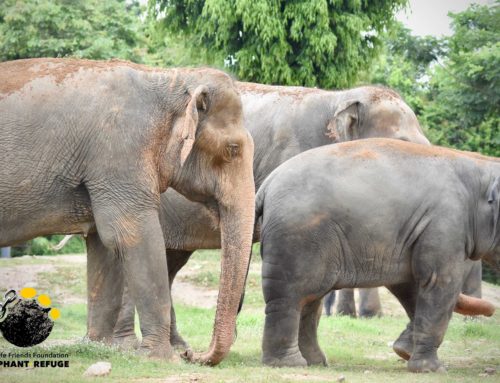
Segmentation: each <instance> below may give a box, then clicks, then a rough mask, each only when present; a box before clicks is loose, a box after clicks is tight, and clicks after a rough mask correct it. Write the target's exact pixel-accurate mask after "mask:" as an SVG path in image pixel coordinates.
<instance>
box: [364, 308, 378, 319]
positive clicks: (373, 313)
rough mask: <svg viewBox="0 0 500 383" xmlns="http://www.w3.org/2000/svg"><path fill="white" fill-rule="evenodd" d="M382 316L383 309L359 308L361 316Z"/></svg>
mask: <svg viewBox="0 0 500 383" xmlns="http://www.w3.org/2000/svg"><path fill="white" fill-rule="evenodd" d="M381 316H382V311H380V310H363V309H360V310H359V317H360V318H375V317H378V318H380V317H381Z"/></svg>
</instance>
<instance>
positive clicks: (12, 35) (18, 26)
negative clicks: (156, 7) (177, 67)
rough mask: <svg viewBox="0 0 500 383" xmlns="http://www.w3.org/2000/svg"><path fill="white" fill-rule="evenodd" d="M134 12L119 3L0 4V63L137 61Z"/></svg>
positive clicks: (23, 0) (132, 5)
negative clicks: (39, 59)
mask: <svg viewBox="0 0 500 383" xmlns="http://www.w3.org/2000/svg"><path fill="white" fill-rule="evenodd" d="M139 15H140V8H139V3H138V1H125V0H109V1H100V0H86V1H83V0H76V1H75V0H4V1H2V6H1V7H0V60H1V61H5V60H13V59H19V58H28V57H64V56H74V57H82V58H91V59H108V58H113V57H119V58H123V59H129V60H133V61H141V56H142V52H141V51H140V39H141V35H140V33H139V32H140V28H141V24H140V18H139Z"/></svg>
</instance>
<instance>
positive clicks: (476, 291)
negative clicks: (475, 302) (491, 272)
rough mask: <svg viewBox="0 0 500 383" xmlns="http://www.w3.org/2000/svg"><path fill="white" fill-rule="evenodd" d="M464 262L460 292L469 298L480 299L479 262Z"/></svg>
mask: <svg viewBox="0 0 500 383" xmlns="http://www.w3.org/2000/svg"><path fill="white" fill-rule="evenodd" d="M465 262H466V266H465V275H464V284H463V286H462V292H463V293H464V294H465V295H469V296H471V297H476V298H481V296H482V290H481V281H482V277H483V270H482V264H481V261H471V260H467V261H465Z"/></svg>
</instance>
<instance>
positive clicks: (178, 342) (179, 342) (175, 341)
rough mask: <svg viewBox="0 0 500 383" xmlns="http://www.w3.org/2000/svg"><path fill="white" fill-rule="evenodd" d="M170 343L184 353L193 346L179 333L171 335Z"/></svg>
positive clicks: (176, 349)
mask: <svg viewBox="0 0 500 383" xmlns="http://www.w3.org/2000/svg"><path fill="white" fill-rule="evenodd" d="M170 344H171V345H172V347H173V348H174V350H175V351H177V352H180V353H184V352H186V351H187V350H190V349H191V347H189V344H187V342H186V341H185V340H184V339H183V338H182V337H181V336H180V335H179V334H175V335H173V336H170Z"/></svg>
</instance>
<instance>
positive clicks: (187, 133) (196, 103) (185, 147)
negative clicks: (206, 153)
mask: <svg viewBox="0 0 500 383" xmlns="http://www.w3.org/2000/svg"><path fill="white" fill-rule="evenodd" d="M207 101H208V88H207V87H206V86H205V85H200V86H198V87H197V88H196V89H195V91H194V92H193V94H192V95H191V100H190V101H189V103H188V105H187V108H186V116H185V118H184V126H183V127H182V133H181V135H182V149H181V166H183V165H184V162H186V159H187V158H188V156H189V153H191V150H192V149H193V144H194V139H195V136H196V130H197V128H198V120H199V111H206V110H207Z"/></svg>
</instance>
